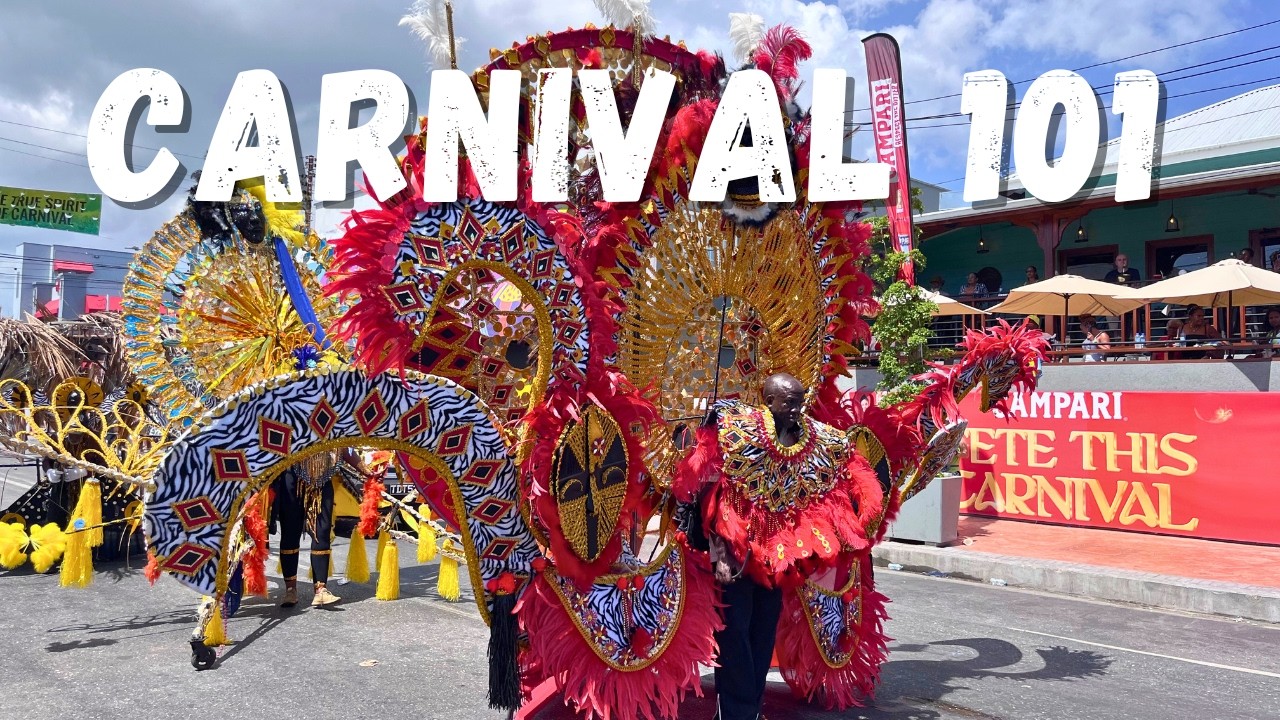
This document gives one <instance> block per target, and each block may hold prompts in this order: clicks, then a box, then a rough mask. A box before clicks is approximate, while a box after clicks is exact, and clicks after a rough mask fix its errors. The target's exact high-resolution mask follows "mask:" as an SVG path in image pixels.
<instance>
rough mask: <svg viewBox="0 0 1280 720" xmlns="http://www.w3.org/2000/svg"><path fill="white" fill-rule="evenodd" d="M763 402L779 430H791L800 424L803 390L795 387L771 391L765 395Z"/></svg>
mask: <svg viewBox="0 0 1280 720" xmlns="http://www.w3.org/2000/svg"><path fill="white" fill-rule="evenodd" d="M764 402H765V405H766V406H768V408H769V412H770V413H771V414H772V415H773V422H774V424H775V425H776V426H777V427H778V428H779V429H791V428H794V427H796V426H797V425H799V424H800V409H801V407H802V406H803V405H804V390H802V389H800V388H796V387H787V388H779V389H771V390H769V391H767V392H766V393H765V396H764Z"/></svg>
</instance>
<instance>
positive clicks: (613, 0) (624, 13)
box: [595, 0, 658, 35]
mask: <svg viewBox="0 0 1280 720" xmlns="http://www.w3.org/2000/svg"><path fill="white" fill-rule="evenodd" d="M595 3H596V7H597V8H599V9H600V14H602V15H604V17H605V19H606V20H608V21H609V22H611V23H613V26H614V27H619V28H625V27H630V28H632V29H633V30H636V31H637V32H639V33H640V34H641V35H652V34H653V30H654V28H656V27H657V25H658V22H657V21H656V20H654V19H653V13H651V12H649V0H595Z"/></svg>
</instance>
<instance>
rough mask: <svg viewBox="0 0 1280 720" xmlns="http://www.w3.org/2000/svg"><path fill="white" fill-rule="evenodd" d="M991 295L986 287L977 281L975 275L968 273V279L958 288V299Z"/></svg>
mask: <svg viewBox="0 0 1280 720" xmlns="http://www.w3.org/2000/svg"><path fill="white" fill-rule="evenodd" d="M989 294H991V293H990V291H988V290H987V286H986V285H983V284H982V282H981V281H979V280H978V274H977V273H969V278H968V280H967V281H966V282H965V284H964V285H961V286H960V297H964V298H982V297H986V296H987V295H989Z"/></svg>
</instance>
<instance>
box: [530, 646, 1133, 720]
mask: <svg viewBox="0 0 1280 720" xmlns="http://www.w3.org/2000/svg"><path fill="white" fill-rule="evenodd" d="M935 647H963V648H968V649H970V650H972V651H974V652H976V653H977V657H971V658H967V659H964V660H947V659H937V660H890V661H889V662H887V663H885V665H884V667H883V668H882V671H881V681H880V687H879V689H878V692H877V695H876V699H875V700H873V701H871V702H869V703H868V704H867V706H866V707H863V708H851V709H849V710H846V711H843V712H838V711H825V710H823V709H822V707H821V706H820V705H817V704H812V703H808V702H805V701H804V700H802V699H799V698H796V697H794V696H793V695H792V694H791V690H790V689H789V688H788V687H787V685H786V684H785V683H783V682H777V681H772V682H770V683H769V686H768V689H767V690H766V691H765V701H764V708H763V712H764V715H765V716H766V717H769V718H788V719H790V720H797V719H800V718H803V719H805V720H820V719H826V718H831V719H832V720H834V719H835V718H850V717H857V718H860V719H861V720H942V719H943V718H966V719H967V718H975V719H978V720H982V719H984V718H991V717H993V716H991V715H988V714H986V713H984V712H982V711H981V710H977V709H974V708H968V707H965V706H963V705H961V704H958V703H952V702H948V701H947V700H946V699H945V698H946V696H947V695H948V694H950V693H952V692H955V691H957V690H964V689H968V688H967V686H966V685H965V684H964V681H968V680H985V679H989V678H997V679H1007V680H1017V681H1024V682H1025V681H1033V680H1063V681H1070V680H1081V679H1085V678H1089V677H1095V676H1099V675H1102V674H1105V672H1106V670H1107V668H1108V667H1109V666H1110V665H1111V663H1112V661H1113V660H1112V658H1110V657H1107V656H1104V655H1100V654H1098V653H1095V652H1091V651H1088V650H1070V649H1068V648H1065V647H1052V648H1038V649H1036V654H1038V655H1039V656H1040V658H1041V660H1042V661H1043V667H1039V668H1037V669H1033V670H1005V669H1002V668H1011V667H1013V666H1015V665H1018V664H1019V663H1022V662H1023V660H1024V659H1025V655H1024V654H1023V652H1022V651H1021V650H1019V649H1018V647H1017V646H1016V645H1014V644H1012V643H1009V642H1006V641H1004V640H998V639H995V638H966V639H959V640H947V641H940V642H934V643H929V644H928V645H897V646H894V648H893V650H891V652H890V657H893V653H894V652H897V653H910V652H927V651H929V649H930V648H935ZM774 677H776V676H774ZM702 692H703V696H704V697H701V698H689V699H687V700H686V701H685V702H684V703H683V704H682V705H681V706H680V720H711V718H712V717H713V716H714V715H715V710H716V708H715V682H714V680H713V677H712V675H711V674H709V673H708V674H707V675H704V676H703V680H702ZM535 717H536V719H537V720H569V719H570V718H575V717H577V716H576V715H575V714H574V713H573V712H572V711H571V710H569V709H568V708H566V707H563V706H562V705H559V704H558V703H557V704H556V705H554V706H552V707H548V708H547V709H546V710H544V711H543V712H541V713H539V714H538V715H537V716H535Z"/></svg>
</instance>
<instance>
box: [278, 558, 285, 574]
mask: <svg viewBox="0 0 1280 720" xmlns="http://www.w3.org/2000/svg"><path fill="white" fill-rule="evenodd" d="M276 574H277V575H283V574H284V565H283V564H282V563H281V562H280V558H278V557H277V558H276Z"/></svg>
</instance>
